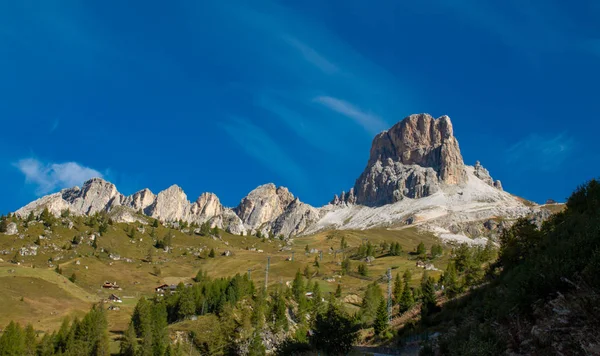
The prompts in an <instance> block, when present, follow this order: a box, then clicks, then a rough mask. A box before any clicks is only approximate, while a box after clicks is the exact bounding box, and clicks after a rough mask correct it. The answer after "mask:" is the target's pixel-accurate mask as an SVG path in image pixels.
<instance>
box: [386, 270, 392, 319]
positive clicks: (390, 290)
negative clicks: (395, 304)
mask: <svg viewBox="0 0 600 356" xmlns="http://www.w3.org/2000/svg"><path fill="white" fill-rule="evenodd" d="M387 276H388V300H387V310H388V324H391V323H392V269H391V268H388V270H387Z"/></svg>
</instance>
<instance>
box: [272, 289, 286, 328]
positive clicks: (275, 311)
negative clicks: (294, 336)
mask: <svg viewBox="0 0 600 356" xmlns="http://www.w3.org/2000/svg"><path fill="white" fill-rule="evenodd" d="M270 309H271V310H270V313H269V315H270V316H271V318H272V320H270V321H274V323H273V324H271V325H272V327H273V330H276V331H278V332H279V331H281V330H286V331H287V329H288V322H287V316H286V304H285V297H284V296H283V293H281V291H280V290H276V291H275V293H274V294H273V295H271V308H270Z"/></svg>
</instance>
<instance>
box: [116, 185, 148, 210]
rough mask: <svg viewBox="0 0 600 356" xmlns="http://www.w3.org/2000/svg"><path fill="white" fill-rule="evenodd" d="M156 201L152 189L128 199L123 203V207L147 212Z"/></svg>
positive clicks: (144, 190) (141, 191)
mask: <svg viewBox="0 0 600 356" xmlns="http://www.w3.org/2000/svg"><path fill="white" fill-rule="evenodd" d="M154 200H156V195H154V194H153V193H152V192H151V191H150V189H147V188H146V189H142V190H140V191H139V192H137V193H134V194H133V195H131V196H128V197H126V198H125V199H124V201H123V205H124V206H128V207H130V208H132V209H133V210H136V211H138V210H142V211H143V212H145V211H146V209H148V207H149V206H150V205H152V204H153V203H154Z"/></svg>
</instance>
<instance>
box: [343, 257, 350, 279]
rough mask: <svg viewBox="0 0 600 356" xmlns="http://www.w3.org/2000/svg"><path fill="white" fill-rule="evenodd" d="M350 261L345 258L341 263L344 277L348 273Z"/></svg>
mask: <svg viewBox="0 0 600 356" xmlns="http://www.w3.org/2000/svg"><path fill="white" fill-rule="evenodd" d="M350 268H351V267H350V259H348V258H347V257H346V258H344V260H343V261H342V275H345V274H347V273H348V271H350Z"/></svg>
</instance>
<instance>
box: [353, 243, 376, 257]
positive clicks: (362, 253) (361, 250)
mask: <svg viewBox="0 0 600 356" xmlns="http://www.w3.org/2000/svg"><path fill="white" fill-rule="evenodd" d="M374 255H375V246H374V245H373V244H372V243H371V241H367V243H366V244H365V243H362V244H361V245H360V246H358V251H357V252H356V256H355V257H356V258H365V257H368V256H374Z"/></svg>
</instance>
